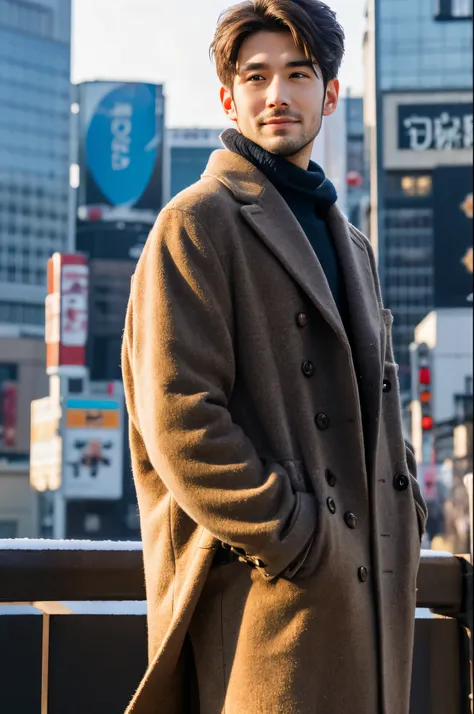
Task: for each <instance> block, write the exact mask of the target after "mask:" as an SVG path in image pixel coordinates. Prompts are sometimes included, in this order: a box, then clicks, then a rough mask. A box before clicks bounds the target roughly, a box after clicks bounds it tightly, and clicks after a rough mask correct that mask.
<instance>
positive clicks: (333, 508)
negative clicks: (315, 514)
mask: <svg viewBox="0 0 474 714" xmlns="http://www.w3.org/2000/svg"><path fill="white" fill-rule="evenodd" d="M326 503H327V504H328V508H329V510H330V511H331V513H336V502H335V500H334V499H333V498H328V500H327V501H326Z"/></svg>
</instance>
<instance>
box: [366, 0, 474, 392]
mask: <svg viewBox="0 0 474 714" xmlns="http://www.w3.org/2000/svg"><path fill="white" fill-rule="evenodd" d="M469 16H472V2H462V3H459V2H457V1H456V0H452V2H441V3H435V2H434V0H369V3H368V10H367V32H366V36H365V40H364V48H365V96H364V120H365V129H366V146H367V149H368V152H369V163H370V187H371V206H370V239H371V242H372V244H373V246H374V248H375V250H376V253H377V256H378V265H379V273H380V279H381V284H382V290H383V295H384V301H385V305H386V307H388V308H389V309H391V310H392V312H393V314H394V325H393V341H394V349H395V355H396V358H397V361H398V362H399V364H400V374H399V377H400V387H401V392H402V399H403V401H404V403H405V404H406V403H408V401H409V399H410V360H409V345H410V343H411V342H412V340H413V335H414V329H415V326H416V325H417V324H418V323H419V322H420V321H421V320H423V318H424V317H425V316H426V315H427V314H428V313H429V312H431V311H432V310H433V309H443V308H448V307H449V308H455V307H464V306H466V298H467V295H468V294H469V293H472V288H469V284H470V276H469V274H468V272H467V271H466V269H465V267H464V265H463V263H462V259H463V257H464V256H465V254H466V252H467V250H468V248H469V247H470V246H472V234H471V224H470V221H469V220H468V218H467V217H466V214H465V212H464V211H463V210H462V208H461V205H462V204H463V203H464V201H465V199H466V197H467V196H468V195H469V194H471V193H472V172H471V167H472V146H473V123H472V122H473V118H472V23H471V22H468V21H466V20H469Z"/></svg>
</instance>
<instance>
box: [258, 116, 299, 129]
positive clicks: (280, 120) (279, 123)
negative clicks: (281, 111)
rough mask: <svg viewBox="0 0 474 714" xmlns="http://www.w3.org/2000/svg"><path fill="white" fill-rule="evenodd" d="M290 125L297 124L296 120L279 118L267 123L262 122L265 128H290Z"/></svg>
mask: <svg viewBox="0 0 474 714" xmlns="http://www.w3.org/2000/svg"><path fill="white" fill-rule="evenodd" d="M290 124H298V122H297V121H296V119H287V118H286V117H285V118H284V117H281V118H278V119H276V118H275V119H270V120H269V121H266V122H264V125H265V126H283V127H284V126H290Z"/></svg>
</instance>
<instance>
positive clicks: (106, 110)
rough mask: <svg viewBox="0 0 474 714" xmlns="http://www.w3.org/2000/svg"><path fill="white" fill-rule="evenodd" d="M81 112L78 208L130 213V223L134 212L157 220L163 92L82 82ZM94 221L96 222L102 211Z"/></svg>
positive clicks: (147, 87) (158, 87)
mask: <svg viewBox="0 0 474 714" xmlns="http://www.w3.org/2000/svg"><path fill="white" fill-rule="evenodd" d="M79 106H80V122H79V125H80V159H79V164H80V176H81V180H80V187H79V205H80V206H81V207H82V208H83V209H84V207H87V208H89V209H93V208H94V207H96V208H97V207H102V208H104V209H106V208H107V207H108V208H121V209H129V210H130V218H131V220H133V214H134V211H136V212H137V213H138V212H150V213H151V214H152V215H156V214H157V213H158V212H159V210H160V208H161V205H162V191H163V133H164V98H163V88H162V86H161V85H154V84H143V83H137V82H134V83H117V82H86V83H84V84H82V85H80V88H79ZM93 215H94V220H97V218H99V219H100V215H101V214H100V211H99V213H97V211H96V212H95V213H94V214H93ZM83 216H84V217H86V216H87V213H84V210H83ZM86 220H87V218H86Z"/></svg>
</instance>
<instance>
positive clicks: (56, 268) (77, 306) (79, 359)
mask: <svg viewBox="0 0 474 714" xmlns="http://www.w3.org/2000/svg"><path fill="white" fill-rule="evenodd" d="M88 288H89V269H88V267H87V262H86V258H85V256H84V255H80V254H68V255H66V254H61V253H55V254H54V255H53V256H52V257H51V258H50V259H49V261H48V295H47V297H46V363H47V370H48V371H51V370H55V369H57V368H58V367H77V366H81V367H82V366H84V365H85V358H86V352H85V348H86V343H87V324H88Z"/></svg>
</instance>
